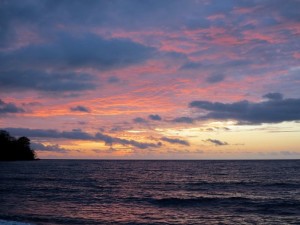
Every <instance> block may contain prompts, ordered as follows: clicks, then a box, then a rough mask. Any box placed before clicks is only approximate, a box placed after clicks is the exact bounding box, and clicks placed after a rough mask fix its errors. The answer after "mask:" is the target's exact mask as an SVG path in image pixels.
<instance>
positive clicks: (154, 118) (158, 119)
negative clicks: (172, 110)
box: [148, 114, 161, 121]
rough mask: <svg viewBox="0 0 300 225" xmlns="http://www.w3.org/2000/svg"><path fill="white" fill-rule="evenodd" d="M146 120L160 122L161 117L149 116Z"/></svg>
mask: <svg viewBox="0 0 300 225" xmlns="http://www.w3.org/2000/svg"><path fill="white" fill-rule="evenodd" d="M148 118H149V119H150V120H156V121H160V120H161V117H160V116H159V115H157V114H151V115H149V116H148Z"/></svg>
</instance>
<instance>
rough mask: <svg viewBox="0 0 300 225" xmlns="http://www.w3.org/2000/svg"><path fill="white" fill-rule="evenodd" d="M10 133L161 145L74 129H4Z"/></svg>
mask: <svg viewBox="0 0 300 225" xmlns="http://www.w3.org/2000/svg"><path fill="white" fill-rule="evenodd" d="M4 130H7V131H8V132H9V133H11V134H13V135H15V136H28V137H37V138H55V139H56V138H64V139H71V140H90V141H103V142H105V144H107V145H113V144H121V145H126V146H128V145H130V146H133V147H137V148H140V149H146V148H157V147H160V145H159V144H158V143H157V144H156V143H145V142H138V141H134V140H127V139H122V138H117V137H112V136H110V135H106V134H102V133H100V132H98V133H96V134H95V135H92V134H89V133H86V132H83V131H81V130H80V129H74V130H72V131H62V132H60V131H57V130H43V129H28V128H4Z"/></svg>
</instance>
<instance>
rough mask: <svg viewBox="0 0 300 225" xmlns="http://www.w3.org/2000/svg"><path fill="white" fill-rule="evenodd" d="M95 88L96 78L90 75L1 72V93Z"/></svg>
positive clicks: (32, 71) (26, 71)
mask: <svg viewBox="0 0 300 225" xmlns="http://www.w3.org/2000/svg"><path fill="white" fill-rule="evenodd" d="M94 88H95V84H94V78H93V77H92V76H91V75H89V74H78V73H60V72H43V71H34V70H25V71H18V70H12V71H4V72H3V71H2V72H1V71H0V89H1V91H16V90H38V91H47V92H66V91H74V92H77V91H83V90H90V89H94Z"/></svg>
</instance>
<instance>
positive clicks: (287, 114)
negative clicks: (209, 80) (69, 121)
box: [189, 93, 300, 124]
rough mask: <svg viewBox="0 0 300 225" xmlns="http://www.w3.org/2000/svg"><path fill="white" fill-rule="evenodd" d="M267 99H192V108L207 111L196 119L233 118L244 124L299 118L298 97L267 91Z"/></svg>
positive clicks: (296, 119) (299, 100)
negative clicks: (284, 96) (231, 101)
mask: <svg viewBox="0 0 300 225" xmlns="http://www.w3.org/2000/svg"><path fill="white" fill-rule="evenodd" d="M265 96H267V97H268V98H269V99H268V101H263V102H258V103H255V102H249V101H246V100H244V101H239V102H234V103H220V102H209V101H193V102H191V103H190V104H189V106H190V107H192V108H197V109H202V110H205V111H208V112H207V114H206V115H205V116H201V117H199V118H198V119H200V120H203V119H218V120H220V119H221V120H228V119H233V120H237V121H239V122H241V124H242V123H244V122H246V124H249V123H250V124H261V123H280V122H284V121H298V120H300V99H281V95H280V94H278V93H276V94H274V93H269V94H267V95H265Z"/></svg>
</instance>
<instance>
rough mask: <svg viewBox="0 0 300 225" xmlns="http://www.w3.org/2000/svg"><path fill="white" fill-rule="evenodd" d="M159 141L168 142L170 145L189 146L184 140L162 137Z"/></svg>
mask: <svg viewBox="0 0 300 225" xmlns="http://www.w3.org/2000/svg"><path fill="white" fill-rule="evenodd" d="M160 140H162V141H166V142H169V143H171V144H179V145H185V146H189V145H190V144H189V142H187V141H185V140H181V139H178V138H167V137H162V138H161V139H160Z"/></svg>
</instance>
